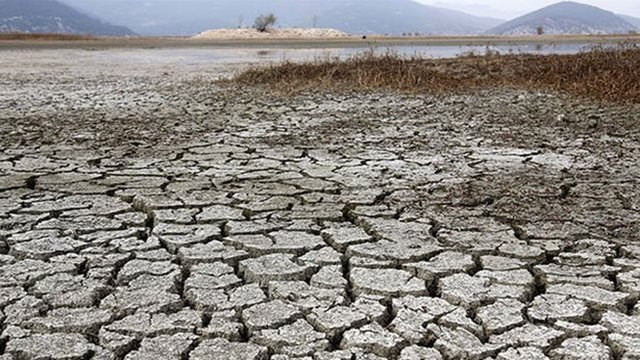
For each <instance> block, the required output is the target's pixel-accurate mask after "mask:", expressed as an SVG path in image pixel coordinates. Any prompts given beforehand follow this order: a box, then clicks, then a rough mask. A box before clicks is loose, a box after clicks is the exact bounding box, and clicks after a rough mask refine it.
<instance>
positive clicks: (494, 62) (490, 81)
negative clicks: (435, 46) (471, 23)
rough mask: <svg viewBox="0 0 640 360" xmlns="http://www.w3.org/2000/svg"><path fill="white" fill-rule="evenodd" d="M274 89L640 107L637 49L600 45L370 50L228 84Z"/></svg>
mask: <svg viewBox="0 0 640 360" xmlns="http://www.w3.org/2000/svg"><path fill="white" fill-rule="evenodd" d="M228 81H229V82H231V83H233V84H240V85H253V86H256V85H263V86H268V87H269V88H270V89H271V90H272V91H275V92H278V93H284V94H294V93H300V92H305V91H318V90H322V91H342V92H348V91H372V90H374V91H375V90H387V91H399V92H405V93H429V94H439V93H447V92H452V91H464V90H473V89H479V88H496V87H517V88H526V89H539V90H552V91H557V92H564V93H569V94H573V95H577V96H581V97H587V98H591V99H595V100H601V101H609V102H627V103H640V47H638V46H637V45H621V46H620V47H617V48H604V47H597V48H593V49H591V50H588V51H583V52H580V53H578V54H573V55H529V54H517V55H512V54H510V55H500V54H497V53H495V52H493V53H491V52H488V53H487V54H485V55H482V56H477V55H474V54H467V55H464V56H460V57H458V58H454V59H425V58H419V57H403V56H399V55H397V54H393V53H386V54H382V55H376V54H374V53H373V52H368V53H365V54H360V55H356V56H353V57H350V58H348V59H346V60H341V59H336V58H332V59H323V60H315V61H312V62H306V63H295V62H289V61H286V62H283V63H280V64H276V65H271V66H267V67H256V68H252V69H249V70H247V71H244V72H243V73H241V74H239V75H237V76H235V77H234V78H233V79H231V80H228Z"/></svg>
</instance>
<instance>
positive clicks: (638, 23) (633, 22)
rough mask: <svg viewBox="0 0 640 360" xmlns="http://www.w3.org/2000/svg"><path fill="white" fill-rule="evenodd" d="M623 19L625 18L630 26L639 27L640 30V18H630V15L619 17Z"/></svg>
mask: <svg viewBox="0 0 640 360" xmlns="http://www.w3.org/2000/svg"><path fill="white" fill-rule="evenodd" d="M618 16H620V17H621V18H623V19H624V20H625V21H626V22H628V23H629V24H631V25H633V26H635V27H637V28H639V29H640V18H637V17H633V16H628V15H618Z"/></svg>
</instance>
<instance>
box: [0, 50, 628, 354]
mask: <svg viewBox="0 0 640 360" xmlns="http://www.w3.org/2000/svg"><path fill="white" fill-rule="evenodd" d="M149 52H151V53H153V51H152V50H149ZM0 65H2V66H0V149H1V150H0V252H1V253H2V255H0V310H1V312H0V319H2V335H1V340H0V341H1V344H2V346H0V349H1V350H2V351H3V353H4V355H1V356H0V359H3V360H4V359H7V360H8V359H36V358H38V359H40V358H43V357H47V358H50V359H127V360H132V359H214V360H215V359H251V360H255V359H278V360H284V359H294V358H306V359H314V360H320V359H322V360H324V359H402V360H410V359H411V360H413V359H464V358H467V359H489V358H493V359H523V358H527V359H529V358H530V359H546V358H551V359H567V358H570V359H603V360H604V359H610V358H616V359H634V358H636V357H638V356H640V352H638V349H640V328H639V326H638V324H639V323H640V305H639V304H638V298H639V296H640V184H639V182H640V181H639V180H638V179H640V164H639V162H638V158H639V157H640V118H639V116H638V114H640V106H637V105H628V106H617V105H607V104H596V103H592V102H589V101H586V100H580V99H576V98H571V97H567V96H563V95H558V94H553V93H541V92H536V91H523V90H509V89H494V90H491V89H488V90H483V91H476V92H472V93H462V94H448V95H442V96H437V97H435V96H408V95H396V94H392V93H352V94H338V93H303V94H299V95H295V96H293V97H283V96H276V95H273V94H268V93H265V90H264V89H261V88H232V87H224V86H222V85H219V84H216V83H214V82H213V80H214V79H217V78H219V77H221V76H222V77H225V76H230V75H231V74H233V73H234V72H235V71H237V70H238V69H239V68H241V67H242V66H245V64H240V63H238V64H232V63H226V64H217V65H216V64H209V63H207V62H206V61H191V60H189V59H186V60H185V59H182V60H176V58H172V60H171V61H160V60H159V59H155V60H154V58H153V56H152V55H149V53H146V52H145V51H143V50H137V51H132V52H130V53H120V52H115V53H114V52H113V51H109V50H100V51H83V50H64V51H63V50H59V51H54V50H46V51H44V50H42V51H37V50H22V51H4V52H1V53H0Z"/></svg>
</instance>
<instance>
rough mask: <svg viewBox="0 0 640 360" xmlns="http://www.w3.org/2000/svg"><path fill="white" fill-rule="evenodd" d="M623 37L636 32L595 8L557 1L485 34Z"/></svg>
mask: <svg viewBox="0 0 640 360" xmlns="http://www.w3.org/2000/svg"><path fill="white" fill-rule="evenodd" d="M540 26H541V27H542V28H543V30H544V32H545V34H626V33H628V32H629V31H632V30H638V29H637V28H636V27H635V26H633V25H631V24H630V23H629V22H627V21H625V20H624V19H623V18H621V17H619V16H617V15H616V14H614V13H612V12H610V11H606V10H603V9H600V8H598V7H595V6H590V5H584V4H580V3H576V2H570V1H566V2H560V3H557V4H554V5H551V6H547V7H545V8H542V9H540V10H537V11H534V12H532V13H529V14H527V15H524V16H521V17H519V18H517V19H514V20H511V21H509V22H506V23H504V24H502V25H499V26H497V27H495V28H493V29H491V30H489V31H487V33H489V34H499V35H525V34H536V32H537V28H538V27H540Z"/></svg>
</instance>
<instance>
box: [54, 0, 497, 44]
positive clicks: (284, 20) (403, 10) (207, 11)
mask: <svg viewBox="0 0 640 360" xmlns="http://www.w3.org/2000/svg"><path fill="white" fill-rule="evenodd" d="M64 1H65V2H67V3H68V4H71V5H73V6H75V7H78V8H80V9H83V10H84V11H86V12H88V13H90V14H100V16H101V17H103V18H105V19H107V20H108V21H111V22H114V23H119V24H126V25H128V26H129V27H131V28H132V29H133V30H134V31H136V32H137V33H140V34H144V35H192V34H196V33H199V32H201V31H204V30H207V29H213V28H235V27H238V26H239V25H242V26H251V25H253V20H254V19H255V18H256V17H257V16H258V15H260V14H264V13H274V14H275V15H276V16H277V17H278V24H277V26H279V27H311V26H314V25H315V26H316V27H332V28H336V29H339V30H342V31H345V32H348V33H352V34H402V33H408V32H411V33H416V32H419V33H421V34H478V33H482V32H483V31H485V30H487V29H489V28H491V27H494V26H496V25H498V24H500V23H502V22H503V21H502V20H497V19H492V18H486V17H477V16H472V15H469V14H465V13H463V12H459V11H453V10H447V9H443V8H437V7H432V6H427V5H422V4H419V3H417V2H414V1H412V0H260V1H256V0H181V1H170V0H145V1H141V0H111V1H105V0H64Z"/></svg>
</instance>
